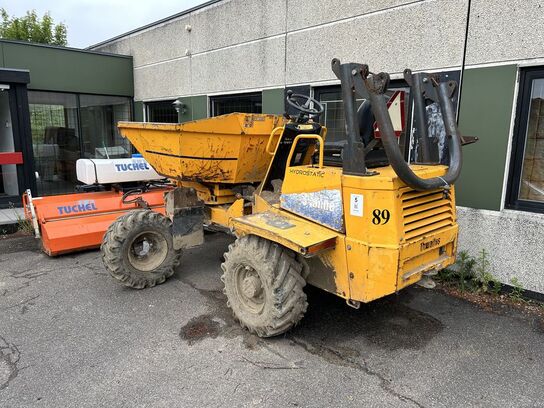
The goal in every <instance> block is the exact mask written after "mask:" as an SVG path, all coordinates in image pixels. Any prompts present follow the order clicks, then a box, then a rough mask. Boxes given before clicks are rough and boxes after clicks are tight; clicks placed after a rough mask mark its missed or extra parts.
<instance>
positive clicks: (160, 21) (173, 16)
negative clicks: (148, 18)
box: [85, 0, 223, 50]
mask: <svg viewBox="0 0 544 408" xmlns="http://www.w3.org/2000/svg"><path fill="white" fill-rule="evenodd" d="M221 1H223V0H208V1H206V2H205V3H202V4H199V5H197V6H194V7H191V8H189V9H187V10H184V11H181V12H179V13H176V14H172V15H171V16H168V17H165V18H162V19H160V20H157V21H154V22H152V23H149V24H146V25H144V26H141V27H138V28H135V29H134V30H130V31H127V32H126V33H123V34H119V35H116V36H115V37H112V38H110V39H108V40H104V41H101V42H99V43H96V44H93V45H89V46H88V47H85V49H86V50H92V49H93V48H96V47H100V46H102V45H106V44H108V43H111V42H113V41H116V40H119V39H121V38H123V37H128V36H129V35H132V34H135V33H137V32H140V31H143V30H147V29H148V28H151V27H154V26H156V25H159V24H163V23H167V22H168V21H172V20H175V19H177V18H179V17H183V16H185V15H187V14H191V13H192V12H194V11H197V10H200V9H203V8H205V7H208V6H211V5H212V4H215V3H219V2H221Z"/></svg>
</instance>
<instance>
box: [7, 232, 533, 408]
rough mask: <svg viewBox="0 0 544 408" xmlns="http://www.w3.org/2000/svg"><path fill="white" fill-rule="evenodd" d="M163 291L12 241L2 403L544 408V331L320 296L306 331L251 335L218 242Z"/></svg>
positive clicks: (418, 294)
mask: <svg viewBox="0 0 544 408" xmlns="http://www.w3.org/2000/svg"><path fill="white" fill-rule="evenodd" d="M206 241H207V242H206V245H205V246H203V247H201V248H198V249H194V250H191V251H188V252H187V253H186V254H185V255H184V258H183V262H182V265H181V266H180V268H179V270H178V271H177V272H176V274H175V275H174V277H173V278H172V279H170V280H169V281H167V282H166V283H165V284H163V285H160V286H158V287H156V288H153V289H146V290H143V291H136V290H131V289H127V288H124V287H122V286H120V285H118V284H116V283H115V282H114V281H113V280H112V279H111V278H110V277H109V276H108V275H107V274H106V272H105V271H104V269H103V267H102V264H101V261H100V256H99V255H100V254H99V252H98V251H90V252H84V253H81V254H76V255H67V256H61V257H58V258H49V257H47V256H46V255H44V254H42V253H41V252H40V251H39V249H38V247H37V243H36V242H35V241H34V239H33V238H11V239H5V240H1V241H0V407H9V408H11V407H135V406H138V407H195V406H197V407H204V406H206V407H225V406H229V407H234V406H236V407H238V406H239V407H254V406H263V407H268V406H270V407H289V406H295V407H328V406H344V407H363V406H364V407H404V406H406V407H411V406H418V407H457V406H463V407H465V406H493V407H502V406H504V407H513V406H516V407H542V406H544V387H543V382H544V381H543V380H544V370H543V367H544V341H543V340H544V325H543V324H542V322H540V321H537V320H536V319H534V318H532V317H531V316H524V315H521V314H519V313H517V312H513V311H508V312H504V313H489V312H486V311H483V310H481V309H479V308H478V307H477V306H475V305H472V304H470V303H467V302H465V301H462V300H458V299H454V298H451V297H448V296H446V295H444V294H442V293H441V292H437V291H428V290H424V289H419V288H410V289H408V290H405V291H403V292H401V293H400V294H399V295H394V296H391V297H388V298H386V299H382V300H379V301H376V302H373V303H371V304H368V305H363V306H362V307H361V309H360V310H353V309H351V308H349V307H347V306H346V305H345V303H344V302H343V301H342V300H341V299H338V298H336V297H334V296H332V295H329V294H326V293H324V292H321V291H318V290H315V289H314V290H312V289H309V290H308V296H309V303H310V307H309V310H308V313H307V315H306V317H305V318H304V319H303V321H302V322H301V324H300V325H299V326H298V327H296V328H295V329H294V330H292V331H291V332H289V333H288V334H286V335H284V336H282V337H279V338H274V339H267V340H263V339H259V338H257V337H255V336H252V335H249V334H248V333H247V332H245V331H244V330H242V329H240V328H239V327H238V325H237V324H236V323H235V322H234V321H233V319H232V317H231V315H230V313H229V310H228V309H227V307H226V305H225V299H224V296H223V294H222V291H221V289H222V287H221V281H220V267H219V265H220V263H221V258H222V254H223V252H224V251H225V249H226V247H227V245H228V243H229V242H230V241H231V238H229V237H226V236H224V235H222V234H219V233H218V234H209V235H207V236H206Z"/></svg>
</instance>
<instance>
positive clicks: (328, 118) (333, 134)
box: [314, 83, 411, 144]
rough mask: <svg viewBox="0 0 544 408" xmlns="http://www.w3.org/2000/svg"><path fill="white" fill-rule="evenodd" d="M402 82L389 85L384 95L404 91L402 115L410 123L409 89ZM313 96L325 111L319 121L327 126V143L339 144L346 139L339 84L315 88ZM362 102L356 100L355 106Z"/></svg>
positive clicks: (402, 136) (402, 141)
mask: <svg viewBox="0 0 544 408" xmlns="http://www.w3.org/2000/svg"><path fill="white" fill-rule="evenodd" d="M403 85H404V84H403V83H399V84H398V85H397V86H391V87H390V89H389V90H388V91H387V93H386V95H387V96H388V97H391V96H392V95H393V94H394V93H395V91H397V90H400V91H404V95H403V97H404V101H405V103H404V110H405V112H404V117H405V118H408V120H407V123H410V119H409V116H410V115H409V113H410V110H411V108H410V103H409V92H410V89H409V88H408V87H406V86H403ZM314 94H315V98H316V99H317V100H318V101H319V102H321V103H322V104H323V107H324V108H325V112H323V114H322V115H321V117H320V121H321V123H322V124H324V125H325V126H326V127H327V140H326V142H327V144H331V143H334V144H339V143H342V142H344V141H345V140H346V130H345V121H344V102H343V101H342V90H341V88H340V85H334V86H327V87H323V88H316V89H315V90H314ZM362 103H363V99H357V100H356V107H357V108H359V106H361V104H362ZM406 128H409V127H408V126H405V130H404V132H403V134H401V136H400V140H401V143H405V139H406V137H405V136H406Z"/></svg>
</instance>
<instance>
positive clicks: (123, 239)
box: [100, 210, 181, 289]
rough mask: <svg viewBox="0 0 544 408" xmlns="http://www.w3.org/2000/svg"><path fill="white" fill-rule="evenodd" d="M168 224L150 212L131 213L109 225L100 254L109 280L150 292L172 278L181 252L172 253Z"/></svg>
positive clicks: (155, 213) (160, 215) (168, 221)
mask: <svg viewBox="0 0 544 408" xmlns="http://www.w3.org/2000/svg"><path fill="white" fill-rule="evenodd" d="M170 226H171V221H170V220H169V219H168V218H167V217H165V216H164V215H162V214H159V213H157V212H154V211H151V210H134V211H131V212H129V213H127V214H125V215H122V216H121V217H119V218H118V219H117V220H116V221H115V222H114V223H113V224H111V225H110V227H109V228H108V230H107V231H106V234H105V235H104V239H103V241H102V246H101V247H100V250H101V251H102V261H103V262H104V266H105V267H106V269H107V270H108V271H109V273H110V274H111V276H112V277H113V278H115V279H116V280H118V281H119V282H121V283H122V284H123V285H125V286H129V287H131V288H135V289H143V288H150V287H153V286H155V285H159V284H161V283H163V282H164V281H165V280H166V279H167V278H169V277H170V276H172V275H173V274H174V268H175V267H176V266H177V265H179V261H180V257H181V251H176V250H174V245H173V242H172V233H171V229H170Z"/></svg>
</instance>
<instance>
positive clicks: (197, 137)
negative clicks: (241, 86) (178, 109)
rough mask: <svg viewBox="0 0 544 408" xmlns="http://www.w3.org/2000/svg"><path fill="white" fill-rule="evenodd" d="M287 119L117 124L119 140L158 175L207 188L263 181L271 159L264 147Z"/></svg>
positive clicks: (259, 117)
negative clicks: (195, 182)
mask: <svg viewBox="0 0 544 408" xmlns="http://www.w3.org/2000/svg"><path fill="white" fill-rule="evenodd" d="M283 121H284V119H283V117H281V116H276V115H264V114H246V113H232V114H228V115H222V116H217V117H214V118H207V119H201V120H195V121H192V122H186V123H183V124H166V123H139V122H119V124H118V127H119V130H120V132H121V135H123V136H124V137H126V138H127V139H128V140H130V142H131V143H132V144H133V145H134V147H135V148H136V149H137V150H138V152H139V153H141V154H142V155H143V157H144V158H145V159H146V160H147V162H148V163H149V164H151V166H153V168H154V169H155V170H156V171H157V173H159V174H161V175H163V176H165V177H168V178H171V179H177V180H194V181H199V182H209V183H228V184H234V183H252V182H259V181H261V180H262V179H263V178H264V176H265V173H266V170H267V168H268V165H269V163H270V160H271V159H272V156H271V155H270V154H268V153H267V152H266V145H267V142H268V139H269V137H270V134H271V132H272V130H273V129H274V128H276V127H278V126H282V125H283Z"/></svg>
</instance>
